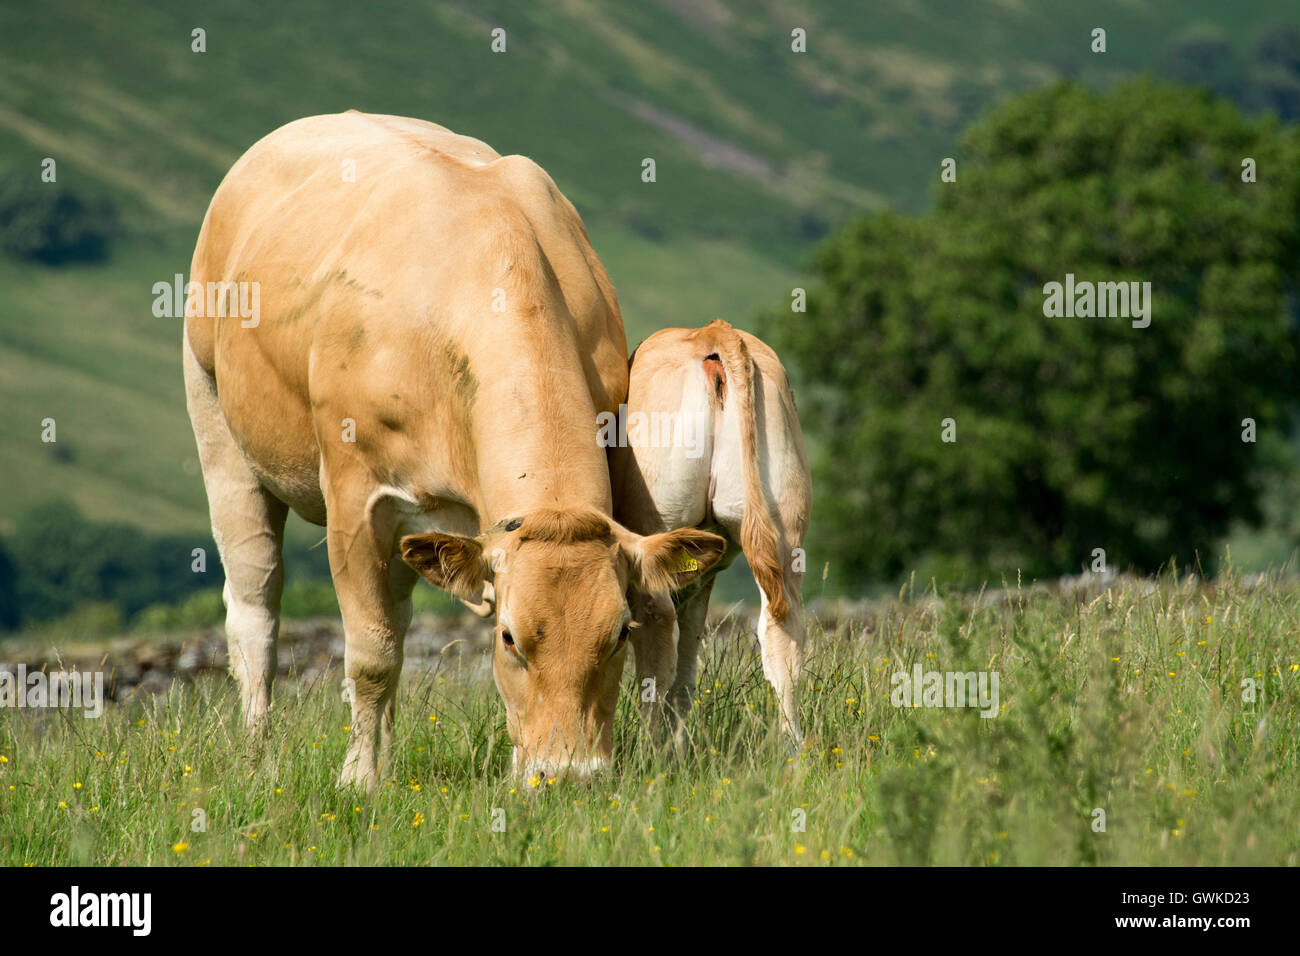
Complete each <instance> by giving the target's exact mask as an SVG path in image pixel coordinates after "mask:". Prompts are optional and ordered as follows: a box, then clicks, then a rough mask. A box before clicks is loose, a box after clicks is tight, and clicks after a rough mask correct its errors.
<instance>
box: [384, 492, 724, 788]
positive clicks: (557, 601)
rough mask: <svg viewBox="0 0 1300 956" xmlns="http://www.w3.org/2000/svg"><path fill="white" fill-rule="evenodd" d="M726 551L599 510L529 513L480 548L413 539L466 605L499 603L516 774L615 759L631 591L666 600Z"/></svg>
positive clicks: (708, 539) (713, 540)
mask: <svg viewBox="0 0 1300 956" xmlns="http://www.w3.org/2000/svg"><path fill="white" fill-rule="evenodd" d="M725 548H726V542H725V541H724V540H723V539H722V538H720V537H718V536H717V535H714V534H709V533H708V532H706V531H697V530H694V529H683V530H679V531H670V532H667V533H665V534H654V535H647V536H644V537H643V536H641V535H637V534H633V533H632V532H630V531H628V530H627V529H626V528H623V527H621V526H620V525H618V524H617V523H615V522H614V521H612V520H611V519H609V518H607V517H605V516H604V515H601V514H599V513H597V512H594V511H577V512H574V511H533V512H529V513H527V514H524V515H521V516H519V517H518V518H513V519H509V520H506V521H502V522H500V523H498V524H497V525H496V526H495V527H493V528H491V529H490V530H488V531H487V532H485V533H484V534H482V535H480V536H479V537H477V538H462V537H458V536H455V535H446V534H414V535H408V536H407V537H405V538H403V539H402V557H403V558H404V559H405V560H406V563H407V564H409V565H410V566H411V567H413V568H415V570H417V571H419V572H420V574H421V575H422V576H423V577H424V578H425V579H426V580H428V581H429V582H430V583H432V584H434V585H436V586H437V587H440V588H444V589H445V590H447V591H450V592H451V593H452V594H454V595H456V596H457V597H459V598H460V599H461V600H462V601H465V602H466V603H468V604H480V605H482V604H484V603H485V602H486V600H487V599H486V598H485V591H486V592H487V594H489V595H490V596H491V599H492V601H493V603H495V605H496V637H495V641H494V643H495V647H494V649H493V661H492V672H493V676H494V677H495V678H496V684H497V689H498V690H500V691H501V696H502V698H503V699H504V700H505V704H506V724H507V727H508V728H509V731H510V739H511V740H513V741H514V744H515V756H514V762H515V768H516V769H517V770H519V771H521V772H522V773H524V774H525V775H527V776H531V775H532V774H535V773H536V774H541V775H542V776H550V775H552V774H557V773H563V772H569V773H573V774H575V775H577V776H586V775H587V774H588V773H589V772H590V771H591V770H594V769H597V768H599V767H601V766H603V765H604V764H606V763H607V762H608V760H609V757H610V753H611V751H612V750H613V744H614V706H615V703H616V700H617V697H618V684H619V678H620V677H621V675H622V673H623V660H624V658H625V657H626V654H625V653H624V652H625V651H626V649H627V637H628V631H629V628H630V627H631V626H633V624H634V622H633V621H632V619H631V614H630V612H629V609H628V604H627V591H628V585H629V583H631V584H635V585H637V586H638V587H639V588H641V589H642V590H644V591H648V592H651V593H662V592H664V591H667V590H669V589H675V588H679V587H681V586H683V585H685V584H687V583H688V582H690V581H691V580H692V579H694V578H695V577H697V576H699V575H700V574H702V573H704V572H705V571H707V570H708V569H709V568H710V567H711V566H712V565H713V564H714V563H715V562H717V560H718V559H719V558H720V557H721V556H722V555H723V552H724V551H725Z"/></svg>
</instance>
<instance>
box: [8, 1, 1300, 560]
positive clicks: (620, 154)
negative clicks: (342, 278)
mask: <svg viewBox="0 0 1300 956" xmlns="http://www.w3.org/2000/svg"><path fill="white" fill-rule="evenodd" d="M1220 6H1221V5H1220V4H1218V3H1214V2H1208V0H1207V2H1186V0H1151V2H1145V3H1135V2H1131V0H1100V2H1096V3H1093V4H1089V5H1088V8H1087V9H1086V10H1085V9H1083V8H1082V7H1081V6H1080V5H1077V4H1069V3H1064V2H1061V3H1048V4H1035V3H1027V2H1016V0H1003V2H999V3H990V4H980V5H956V4H951V3H944V2H938V0H917V2H910V3H898V4H889V5H885V4H873V5H871V6H870V8H869V9H868V8H866V7H865V6H864V5H863V4H861V3H850V2H836V0H814V2H808V3H804V4H798V3H793V2H787V0H771V2H763V3H750V2H741V0H661V2H647V3H642V4H627V3H619V4H614V3H602V4H597V3H594V2H589V0H563V2H548V3H513V4H505V3H493V2H476V3H469V2H465V3H432V4H419V5H416V4H398V3H391V2H377V3H365V4H358V3H341V2H333V3H322V2H319V0H317V2H312V3H308V2H305V0H284V2H279V3H276V4H265V3H255V2H251V0H239V2H227V3H223V4H221V5H220V9H219V10H218V11H216V12H208V11H200V10H188V9H183V8H181V7H180V6H179V5H170V4H169V5H166V7H165V8H163V7H162V6H161V5H150V4H145V3H140V2H124V3H117V4H113V5H104V4H100V3H96V2H91V0H49V2H45V3H41V4H39V5H23V6H20V5H17V4H10V5H6V6H4V7H3V8H0V169H2V170H3V175H4V177H5V178H6V180H7V181H8V182H9V183H10V184H14V183H16V184H17V187H18V188H20V189H25V188H31V189H33V190H35V189H41V188H46V187H45V186H44V184H42V183H41V182H40V179H39V172H40V163H41V160H42V159H43V158H44V157H47V156H48V157H53V158H54V159H56V160H57V162H58V176H59V184H60V185H61V186H64V187H68V188H72V189H76V190H79V191H80V192H82V193H84V194H86V195H90V196H105V197H108V198H111V199H112V200H113V201H114V203H115V204H116V205H117V206H118V208H119V210H120V215H121V219H122V223H123V236H122V237H121V238H119V239H118V240H117V241H116V242H115V243H114V244H113V246H112V249H111V254H110V256H109V258H108V259H107V261H105V262H103V263H99V264H94V265H75V266H74V265H66V266H61V267H50V266H43V265H35V264H30V263H23V262H18V261H15V260H3V261H0V406H3V408H4V412H5V414H3V415H0V475H3V478H2V479H0V483H2V487H3V494H0V533H3V532H4V531H5V530H6V529H7V528H8V527H10V526H11V525H12V522H13V519H14V518H15V516H16V515H18V514H21V513H22V512H23V511H24V510H26V509H27V508H29V507H30V506H31V505H32V504H33V503H34V502H36V501H39V500H41V499H44V498H47V497H50V496H51V495H54V494H61V495H66V496H69V497H71V498H73V499H74V500H75V501H76V502H77V503H78V504H79V505H80V506H81V507H82V508H83V509H84V510H85V511H86V513H87V514H89V515H92V516H94V517H97V518H104V519H110V518H111V519H118V520H128V521H131V522H134V523H136V524H139V525H140V526H142V527H145V528H149V529H152V530H164V529H172V530H174V529H178V528H195V529H200V528H203V527H204V526H205V525H206V511H205V505H204V499H203V492H202V485H201V481H200V479H199V475H198V470H197V465H196V462H195V458H194V448H193V440H192V437H191V435H190V431H189V422H188V420H187V418H186V416H185V412H184V401H183V396H182V390H181V376H180V367H179V352H178V342H179V329H178V328H177V324H176V322H175V321H174V320H168V319H158V318H155V317H154V316H153V315H152V313H151V310H150V306H151V304H152V301H153V296H152V292H151V287H152V285H153V284H154V283H155V282H158V281H164V280H170V278H171V276H172V275H173V274H174V273H177V272H186V271H187V270H188V263H189V257H190V253H191V251H192V247H193V242H194V239H195V236H196V234H197V230H198V227H199V223H200V221H201V219H202V216H203V212H204V209H205V208H206V204H207V202H208V199H209V198H210V196H211V195H212V192H213V190H214V189H215V187H216V185H217V183H218V182H219V181H220V179H221V177H222V175H224V173H225V171H226V170H227V168H228V167H229V166H230V164H231V163H232V162H233V161H234V160H235V159H236V158H237V157H238V156H239V155H240V153H242V152H243V151H244V150H245V149H246V148H247V147H248V146H249V145H251V144H252V143H253V142H254V141H256V140H257V139H258V138H260V137H261V136H263V135H264V134H266V133H267V132H269V131H270V130H272V129H274V128H276V127H277V126H280V125H281V124H283V123H285V122H287V121H289V120H292V119H294V118H296V117H299V116H303V115H309V114H313V113H323V112H335V111H339V110H343V109H347V108H357V109H362V110H368V111H374V112H387V113H398V114H409V115H413V116H420V117H424V118H427V119H431V120H434V121H436V122H439V123H442V124H444V125H446V126H449V127H451V128H452V129H455V130H457V131H460V132H465V133H469V134H472V135H474V136H477V137H479V138H481V139H484V140H485V141H487V142H489V143H490V144H492V145H493V146H494V147H495V148H496V149H497V150H499V151H500V152H502V153H523V154H526V155H529V156H531V157H533V158H534V159H536V160H537V161H538V162H539V163H541V164H542V165H543V166H544V167H545V168H546V169H547V170H548V171H549V172H550V173H551V174H552V176H553V177H554V178H555V179H556V181H557V182H558V183H559V185H560V187H561V189H563V190H564V191H565V193H566V194H567V195H568V196H569V197H570V198H571V199H572V200H573V201H574V203H575V204H576V205H577V207H578V209H579V211H580V212H581V213H582V215H583V217H584V219H585V220H586V222H587V224H588V226H589V227H590V230H591V233H592V239H593V242H594V244H595V246H596V249H597V251H598V252H599V253H600V255H601V257H602V259H603V260H604V262H605V264H606V266H607V268H608V269H609V272H610V274H611V276H612V277H613V279H614V282H615V285H616V287H617V289H618V292H619V297H620V300H621V302H622V304H623V308H624V313H625V317H626V320H627V325H628V333H629V340H630V344H635V343H636V342H637V341H638V340H639V339H640V338H642V337H644V336H645V335H646V334H648V333H649V332H651V331H653V330H654V329H655V328H658V327H661V326H664V325H694V324H699V323H702V322H704V321H707V320H708V319H710V318H713V317H715V316H722V317H725V318H728V319H730V320H732V321H735V322H738V323H740V324H746V323H747V320H748V318H749V317H750V316H752V315H753V313H754V312H755V310H756V309H758V308H759V307H762V306H768V305H770V304H772V303H773V302H778V301H780V300H781V299H782V298H783V297H786V296H788V295H789V290H790V288H791V287H792V286H793V285H795V284H796V282H797V280H796V276H797V274H798V266H799V262H800V259H801V256H802V254H803V253H804V251H805V250H806V249H807V248H808V247H809V245H810V244H811V243H812V242H814V241H815V240H816V239H818V238H819V237H821V236H822V235H824V234H825V233H826V232H827V231H828V230H829V229H831V228H834V227H835V226H837V225H839V224H841V223H843V222H845V221H847V220H849V219H851V218H852V217H854V216H855V215H856V214H859V213H861V212H862V211H864V210H867V209H870V208H874V207H877V206H880V205H890V206H893V207H896V208H900V209H917V208H920V207H922V206H923V205H924V204H925V203H926V202H927V201H928V196H929V190H930V188H931V184H932V183H933V182H934V181H935V180H936V178H937V172H938V165H939V161H940V159H941V158H942V157H944V156H947V155H952V154H953V150H954V148H955V147H953V146H952V143H953V142H954V140H955V137H956V133H957V132H958V130H960V129H961V128H962V127H963V126H964V125H965V124H966V123H967V122H968V121H969V120H970V119H971V117H972V116H973V115H974V114H975V113H976V112H977V111H978V110H979V109H981V108H983V107H984V106H986V105H988V104H989V103H990V102H992V101H994V100H996V99H999V98H1001V97H1003V96H1005V95H1008V94H1010V93H1013V92H1017V91H1020V90H1023V89H1026V88H1030V87H1033V86H1037V85H1039V84H1041V83H1042V82H1045V81H1047V80H1049V79H1050V78H1052V77H1054V76H1058V75H1060V74H1062V73H1068V74H1074V75H1078V76H1081V77H1082V78H1083V79H1085V80H1087V81H1089V82H1095V83H1106V82H1108V81H1109V80H1111V79H1113V78H1114V77H1116V76H1119V75H1122V74H1126V73H1129V72H1133V71H1139V70H1152V71H1155V72H1161V73H1165V72H1168V71H1169V69H1170V68H1171V63H1172V61H1171V56H1172V54H1171V51H1172V50H1173V48H1174V46H1173V45H1174V44H1175V42H1176V41H1177V38H1178V36H1179V35H1180V31H1183V30H1185V29H1187V28H1190V27H1189V25H1191V24H1193V23H1194V21H1197V20H1198V18H1200V19H1204V20H1205V21H1207V23H1206V25H1205V26H1204V27H1203V30H1209V31H1210V32H1211V33H1215V34H1216V35H1218V36H1221V37H1222V38H1223V41H1224V42H1226V43H1228V44H1229V45H1230V46H1231V47H1232V48H1233V49H1234V50H1237V51H1244V50H1246V49H1247V47H1248V45H1249V43H1250V42H1253V38H1255V37H1256V36H1257V35H1258V33H1259V31H1260V30H1261V29H1264V28H1265V27H1266V26H1267V25H1268V24H1270V23H1272V22H1274V21H1275V20H1277V19H1278V18H1279V17H1280V16H1286V15H1289V14H1291V13H1292V11H1293V6H1292V5H1291V4H1290V3H1287V2H1281V0H1276V2H1275V0H1268V2H1260V3H1256V4H1251V5H1249V6H1244V7H1242V8H1240V9H1237V10H1233V11H1232V14H1231V16H1230V17H1229V16H1227V15H1225V14H1222V13H1220V12H1218V11H1219V8H1220ZM1095 26H1103V27H1105V28H1106V29H1107V31H1108V52H1107V53H1105V54H1092V53H1091V52H1090V51H1089V31H1090V30H1091V29H1092V28H1093V27H1095ZM496 27H502V28H504V29H505V30H506V31H507V32H506V43H507V47H506V52H504V53H493V52H492V50H491V48H490V43H491V36H490V34H491V31H492V30H493V29H494V28H496ZM195 28H202V29H203V30H205V31H206V52H203V53H196V52H193V51H192V50H191V31H192V30H194V29H195ZM794 28H802V29H805V30H806V31H807V50H808V52H806V53H802V54H796V53H793V52H791V48H790V45H791V39H790V36H791V30H792V29H794ZM1216 31H1217V32H1216ZM645 157H653V158H654V159H655V161H656V164H657V182H655V183H652V184H647V183H643V182H641V178H640V173H641V162H642V160H643V158H645ZM47 417H48V418H54V419H55V420H56V421H57V423H58V442H57V444H55V445H48V444H43V443H42V442H41V441H40V432H41V421H42V419H44V418H47ZM295 533H296V534H300V535H302V534H307V533H308V532H307V531H305V530H303V529H299V530H298V531H296V532H295Z"/></svg>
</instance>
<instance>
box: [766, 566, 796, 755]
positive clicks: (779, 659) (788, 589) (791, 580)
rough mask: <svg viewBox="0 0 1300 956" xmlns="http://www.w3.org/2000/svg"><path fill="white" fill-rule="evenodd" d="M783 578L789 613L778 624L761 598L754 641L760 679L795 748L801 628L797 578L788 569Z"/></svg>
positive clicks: (767, 602) (767, 599)
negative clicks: (773, 695) (773, 699)
mask: <svg viewBox="0 0 1300 956" xmlns="http://www.w3.org/2000/svg"><path fill="white" fill-rule="evenodd" d="M782 577H783V584H784V587H785V593H786V597H787V600H788V602H789V611H788V612H787V613H786V616H785V619H784V620H781V621H778V620H776V619H775V618H774V617H773V616H772V613H771V609H770V607H769V595H768V594H766V593H763V591H762V588H761V587H760V589H759V593H760V595H761V598H760V604H759V612H758V641H759V644H760V645H761V647H762V651H763V676H764V677H766V678H767V680H768V683H770V684H771V685H772V688H773V690H775V691H776V699H777V703H778V705H779V706H780V708H781V728H782V730H784V731H785V733H786V734H787V736H788V737H789V739H790V740H791V741H793V742H794V743H795V744H799V743H802V742H803V731H802V730H801V729H800V727H799V702H798V698H797V694H796V687H797V685H798V683H799V674H800V671H801V669H802V666H803V643H804V625H803V608H802V606H801V602H800V596H799V581H798V577H797V576H796V575H795V574H794V573H793V572H791V571H789V570H788V569H787V570H786V572H785V574H784V575H783V576H782Z"/></svg>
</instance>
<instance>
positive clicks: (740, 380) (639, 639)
mask: <svg viewBox="0 0 1300 956" xmlns="http://www.w3.org/2000/svg"><path fill="white" fill-rule="evenodd" d="M630 376H631V381H630V385H629V392H628V402H627V410H626V414H625V419H626V426H625V430H626V433H627V440H626V441H625V442H622V443H621V447H619V448H618V449H617V450H616V451H615V453H614V454H613V455H612V456H611V474H612V476H613V481H614V506H615V516H616V517H617V518H618V520H619V521H621V522H622V523H623V524H624V525H626V526H627V527H628V528H630V529H633V530H635V531H638V532H639V533H642V534H656V533H664V532H670V531H672V530H673V529H679V528H699V529H706V530H708V531H712V532H716V533H717V534H719V535H722V536H723V537H724V538H725V539H726V541H727V552H726V555H725V556H724V558H723V560H722V561H720V562H718V563H717V564H715V565H714V566H713V567H712V568H710V569H709V570H708V571H706V572H705V573H703V574H700V575H699V576H698V577H696V578H695V579H694V580H692V581H690V582H688V584H687V585H685V586H684V587H683V588H682V589H680V590H678V591H676V592H675V593H674V594H673V596H672V599H671V600H669V599H668V598H667V597H666V596H664V595H663V594H662V593H660V594H645V593H641V594H634V595H633V604H634V614H635V615H636V616H637V618H638V619H639V620H641V621H642V622H643V626H642V627H640V628H638V629H636V630H635V631H633V633H632V644H633V649H634V651H635V655H636V669H637V678H638V681H639V684H640V686H641V687H642V688H643V689H644V691H645V692H644V693H643V695H642V700H643V701H644V700H647V699H649V700H653V701H656V702H662V701H665V700H666V702H667V703H668V704H669V706H670V707H671V708H672V710H673V711H675V712H676V713H677V714H678V715H679V716H680V715H681V714H682V713H684V711H685V710H686V709H687V708H688V707H689V706H690V703H691V699H692V697H693V695H694V693H695V689H694V688H695V673H696V655H697V650H698V647H699V641H700V635H701V633H702V632H703V630H704V625H705V618H706V616H707V613H708V608H709V595H710V593H711V591H712V589H713V582H714V578H715V576H716V574H717V572H718V571H720V570H722V569H723V568H725V567H726V566H727V565H729V564H730V563H731V561H732V560H733V559H734V558H735V556H736V555H737V554H738V553H740V552H742V551H743V552H744V555H745V558H746V560H747V561H748V562H749V567H750V569H751V571H752V572H753V574H754V579H755V580H756V581H757V583H758V587H759V593H760V609H759V616H758V639H759V642H760V644H761V647H762V659H763V673H764V675H765V676H766V677H767V679H768V681H769V682H770V683H771V684H772V687H773V688H774V689H775V691H776V696H777V700H778V702H779V704H780V710H781V722H782V725H783V727H784V729H785V731H786V732H787V733H788V734H789V735H790V737H791V738H792V739H793V740H798V739H800V727H799V714H798V705H797V701H796V698H795V685H796V683H797V681H798V679H799V669H800V654H801V649H802V644H803V639H804V624H803V618H802V610H801V601H800V582H801V580H802V577H801V576H802V571H803V562H802V555H801V553H800V552H799V551H798V550H797V549H799V548H800V546H801V544H802V542H803V536H804V532H805V531H806V529H807V527H808V512H809V508H810V507H811V504H812V488H811V481H810V478H809V473H808V459H807V456H806V454H805V452H804V444H803V433H802V432H801V431H800V428H799V418H798V415H797V412H796V410H795V404H794V393H793V392H792V391H791V389H790V384H789V380H788V379H787V377H786V373H785V369H784V368H783V367H782V365H781V361H780V359H778V358H777V356H776V353H775V352H773V351H772V350H771V349H770V348H768V347H767V346H766V345H765V344H764V343H763V342H761V341H760V340H759V339H757V338H755V337H754V336H753V335H750V334H749V333H748V332H742V331H740V330H739V329H733V328H732V327H731V326H730V325H728V324H727V323H726V322H723V321H721V320H718V321H714V322H712V323H710V324H709V325H707V326H705V327H704V328H702V329H664V330H663V331H661V332H657V333H655V334H654V335H652V336H650V337H649V338H648V339H646V340H645V341H644V342H643V343H641V345H640V347H639V348H637V350H636V353H635V354H634V355H633V356H632V360H631V362H630ZM644 709H645V710H647V711H648V712H649V713H650V714H651V715H652V716H654V715H655V714H656V713H657V708H655V707H646V708H644Z"/></svg>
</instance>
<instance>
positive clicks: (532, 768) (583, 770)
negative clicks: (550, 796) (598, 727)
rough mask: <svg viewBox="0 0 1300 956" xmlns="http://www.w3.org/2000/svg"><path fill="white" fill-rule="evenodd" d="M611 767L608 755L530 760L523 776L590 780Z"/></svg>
mask: <svg viewBox="0 0 1300 956" xmlns="http://www.w3.org/2000/svg"><path fill="white" fill-rule="evenodd" d="M608 767H609V759H608V758H606V757H591V758H588V759H585V760H546V759H542V760H530V761H528V762H527V763H526V764H525V765H524V771H523V777H524V779H525V780H531V779H533V778H534V777H540V778H541V779H542V780H551V779H559V780H589V779H590V778H591V777H592V775H594V774H597V773H600V772H601V771H603V770H605V769H607V768H608Z"/></svg>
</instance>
